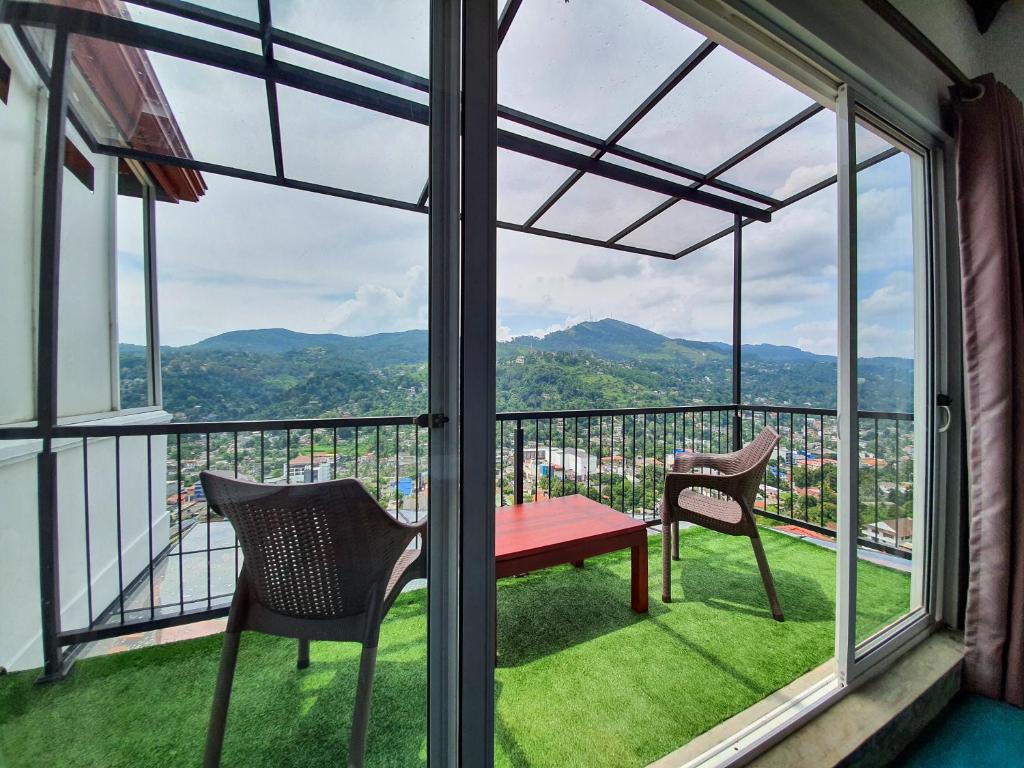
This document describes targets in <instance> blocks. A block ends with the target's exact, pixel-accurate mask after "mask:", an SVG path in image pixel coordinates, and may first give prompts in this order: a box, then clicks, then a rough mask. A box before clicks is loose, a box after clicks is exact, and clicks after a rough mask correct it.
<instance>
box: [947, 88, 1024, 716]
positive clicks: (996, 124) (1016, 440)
mask: <svg viewBox="0 0 1024 768" xmlns="http://www.w3.org/2000/svg"><path fill="white" fill-rule="evenodd" d="M978 82H980V83H981V84H982V85H983V86H984V87H985V93H984V95H983V96H981V97H980V98H978V99H976V100H974V101H963V102H960V103H959V104H958V106H957V127H958V129H957V203H958V207H959V211H960V261H961V265H960V269H961V273H962V277H963V302H964V307H963V309H964V353H965V368H966V377H967V424H968V440H969V442H968V452H969V453H968V456H969V462H970V473H969V474H970V537H969V552H970V563H969V575H968V588H967V618H966V630H965V632H966V637H965V641H966V650H967V658H966V666H965V680H966V684H967V687H968V689H969V690H972V691H975V692H977V693H981V694H984V695H986V696H990V697H992V698H998V699H1006V700H1007V701H1009V702H1011V703H1012V704H1016V705H1017V706H1019V707H1021V706H1024V108H1022V107H1021V102H1020V101H1019V100H1018V99H1017V98H1016V97H1015V96H1014V95H1013V93H1012V92H1011V91H1010V90H1009V89H1008V88H1007V87H1006V86H1004V85H1002V84H1001V83H998V82H996V80H995V78H993V77H992V76H991V75H986V76H985V77H983V78H980V79H979V80H978Z"/></svg>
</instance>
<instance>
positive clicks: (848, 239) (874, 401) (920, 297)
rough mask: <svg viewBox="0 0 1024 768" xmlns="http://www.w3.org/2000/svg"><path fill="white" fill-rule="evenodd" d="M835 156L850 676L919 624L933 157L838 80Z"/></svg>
mask: <svg viewBox="0 0 1024 768" xmlns="http://www.w3.org/2000/svg"><path fill="white" fill-rule="evenodd" d="M839 106H840V108H839V138H840V141H839V162H840V167H841V171H840V177H841V184H840V222H841V225H840V226H841V242H840V249H841V260H840V277H839V279H840V329H839V333H840V350H841V352H840V360H839V365H840V385H839V386H840V398H839V414H840V416H839V420H840V456H839V462H840V466H839V476H840V515H839V517H840V531H841V534H840V569H839V606H840V615H839V620H838V621H837V651H838V655H839V660H840V671H841V673H843V674H844V675H846V676H847V677H848V678H849V677H852V676H855V675H856V674H858V673H859V672H860V671H862V670H864V669H866V668H867V667H868V666H870V664H872V663H873V661H874V660H875V659H877V658H881V657H883V656H885V655H886V653H887V652H888V651H889V650H891V649H892V648H893V647H895V646H894V644H893V641H894V640H898V638H899V637H900V636H908V635H911V634H913V633H914V632H915V631H916V630H918V629H920V628H922V627H923V626H925V625H927V623H928V622H929V620H930V619H929V608H930V601H931V600H932V599H933V595H932V594H931V590H930V589H929V584H930V582H929V574H930V572H931V557H932V554H933V546H932V531H933V526H932V501H933V494H932V488H931V482H932V479H933V473H932V472H931V460H932V450H931V448H932V442H933V441H932V432H931V430H932V428H933V424H934V418H933V408H932V407H931V406H932V403H933V402H934V398H935V395H934V391H935V388H934V385H933V382H932V376H933V375H934V374H935V371H936V363H935V347H934V334H933V332H932V324H933V322H932V310H933V306H932V302H931V299H930V297H931V291H932V272H933V270H932V267H931V264H932V260H933V253H932V248H931V243H932V242H933V238H932V236H931V226H932V221H933V215H932V208H931V206H932V197H931V195H930V194H929V181H930V172H929V168H930V163H931V161H932V157H931V153H930V151H929V148H928V145H927V143H925V142H919V141H917V140H915V138H914V137H912V136H910V135H908V134H907V133H906V132H903V131H901V130H899V129H897V128H896V127H895V126H894V125H892V124H890V123H888V122H886V121H885V120H883V119H882V118H881V117H880V116H878V115H877V114H876V113H873V112H871V111H869V110H868V108H867V107H866V106H864V105H863V104H861V103H860V102H859V101H858V100H857V99H856V97H855V96H853V95H852V94H851V93H850V92H849V90H847V89H844V91H843V93H842V94H841V97H840V105H839Z"/></svg>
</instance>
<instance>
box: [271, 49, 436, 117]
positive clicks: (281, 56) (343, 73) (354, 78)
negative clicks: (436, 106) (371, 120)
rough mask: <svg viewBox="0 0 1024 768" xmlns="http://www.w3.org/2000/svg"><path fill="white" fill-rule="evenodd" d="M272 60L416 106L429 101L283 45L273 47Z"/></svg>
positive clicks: (402, 87)
mask: <svg viewBox="0 0 1024 768" xmlns="http://www.w3.org/2000/svg"><path fill="white" fill-rule="evenodd" d="M274 58H275V59H277V60H278V61H280V62H284V63H286V64H294V65H295V66H297V67H302V68H303V69H310V70H312V71H314V72H319V73H321V74H324V75H329V76H331V77H336V78H338V79H339V80H345V81H347V82H350V83H356V84H358V85H365V86H366V87H367V88H373V89H374V90H375V91H382V92H384V93H390V94H392V95H393V96H398V97H400V98H403V99H409V100H410V101H415V102H417V103H418V104H426V103H427V102H428V101H429V100H430V95H429V94H428V93H427V92H426V91H420V90H418V89H416V88H410V87H409V86H407V85H402V84H401V83H396V82H394V81H392V80H385V79H384V78H382V77H376V76H374V75H369V74H367V73H365V72H361V71H360V70H358V69H352V68H351V67H346V66H345V65H343V64H336V63H335V62H333V61H327V60H326V59H321V58H320V57H319V56H312V55H310V54H308V53H303V52H302V51H296V50H293V49H291V48H286V47H285V46H283V45H275V46H274Z"/></svg>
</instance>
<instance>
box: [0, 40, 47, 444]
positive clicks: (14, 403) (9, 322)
mask: <svg viewBox="0 0 1024 768" xmlns="http://www.w3.org/2000/svg"><path fill="white" fill-rule="evenodd" d="M2 32H3V33H4V34H2V35H0V55H2V56H3V58H4V61H6V62H7V63H8V64H10V65H11V67H12V69H13V72H12V76H11V85H10V93H9V94H8V101H7V104H2V103H0V158H3V163H2V166H0V167H2V168H3V184H0V274H2V275H3V279H0V329H2V332H0V360H2V361H3V364H2V365H0V424H10V423H14V422H19V421H28V420H30V419H32V418H33V416H34V413H35V374H34V372H35V361H34V354H35V351H34V350H35V340H34V338H33V333H32V329H33V326H34V314H33V313H34V311H35V302H34V300H33V296H34V294H35V285H36V281H35V266H34V265H35V260H34V259H33V258H32V254H33V253H35V247H36V246H35V243H36V239H35V238H36V231H37V230H38V224H37V220H36V216H35V212H36V210H37V208H38V205H37V200H38V198H37V189H36V181H35V168H36V156H37V152H38V147H37V144H36V141H37V136H38V134H39V126H37V124H36V116H37V111H36V100H37V99H38V98H39V93H38V90H37V89H36V87H35V84H34V78H32V79H29V78H28V77H26V73H25V72H24V70H23V69H22V67H20V66H18V63H19V60H20V52H18V51H16V50H14V49H12V47H11V41H12V36H11V35H10V30H9V29H3V30H2Z"/></svg>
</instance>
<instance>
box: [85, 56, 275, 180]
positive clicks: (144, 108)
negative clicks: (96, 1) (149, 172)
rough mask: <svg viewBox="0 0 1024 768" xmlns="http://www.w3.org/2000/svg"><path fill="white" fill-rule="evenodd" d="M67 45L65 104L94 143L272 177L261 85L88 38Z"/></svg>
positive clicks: (216, 71)
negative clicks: (71, 59)
mask: <svg viewBox="0 0 1024 768" xmlns="http://www.w3.org/2000/svg"><path fill="white" fill-rule="evenodd" d="M72 45H73V52H74V63H75V67H74V68H73V70H72V75H71V78H72V80H71V102H72V103H73V104H74V105H75V107H76V109H78V110H79V112H80V114H82V115H83V117H84V119H86V121H87V123H88V125H89V128H90V130H91V132H92V134H93V136H94V137H96V138H97V140H99V141H101V142H108V143H113V144H117V145H120V146H128V147H132V148H133V149H140V150H145V151H148V152H157V153H159V154H165V155H171V156H174V157H182V158H195V159H197V160H203V161H206V162H210V163H216V164H218V165H227V166H232V167H236V168H242V169H245V170H252V171H262V172H267V173H272V172H273V170H274V158H273V149H272V146H271V141H270V121H269V118H268V115H267V97H266V87H265V85H264V83H263V81H262V80H259V79H257V78H254V77H248V76H246V75H239V74H236V73H234V72H228V71H227V70H223V69H218V68H216V67H209V66H205V65H202V64H196V63H194V62H191V61H186V60H184V59H177V58H174V57H172V56H165V55H163V54H158V53H151V52H147V51H144V50H142V49H139V48H132V47H129V46H122V45H118V44H115V43H110V42H107V41H105V40H99V39H96V38H86V37H80V36H75V37H73V39H72Z"/></svg>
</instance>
